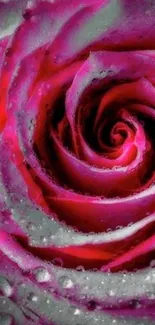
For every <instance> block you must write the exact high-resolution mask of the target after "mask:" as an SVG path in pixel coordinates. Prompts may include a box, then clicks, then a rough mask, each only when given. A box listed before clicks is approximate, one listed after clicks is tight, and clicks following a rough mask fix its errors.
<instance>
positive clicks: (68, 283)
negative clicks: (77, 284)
mask: <svg viewBox="0 0 155 325" xmlns="http://www.w3.org/2000/svg"><path fill="white" fill-rule="evenodd" d="M59 283H60V285H61V286H62V288H64V289H71V288H73V286H74V283H73V281H72V280H71V279H70V278H68V277H67V276H61V277H60V279H59Z"/></svg>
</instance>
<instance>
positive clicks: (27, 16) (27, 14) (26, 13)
mask: <svg viewBox="0 0 155 325" xmlns="http://www.w3.org/2000/svg"><path fill="white" fill-rule="evenodd" d="M31 15H32V13H31V10H30V9H26V10H24V11H23V13H22V16H23V18H24V19H25V20H28V19H30V18H31Z"/></svg>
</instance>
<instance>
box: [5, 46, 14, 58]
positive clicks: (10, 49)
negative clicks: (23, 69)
mask: <svg viewBox="0 0 155 325" xmlns="http://www.w3.org/2000/svg"><path fill="white" fill-rule="evenodd" d="M5 55H6V56H11V55H12V48H11V47H8V48H7V49H6V51H5Z"/></svg>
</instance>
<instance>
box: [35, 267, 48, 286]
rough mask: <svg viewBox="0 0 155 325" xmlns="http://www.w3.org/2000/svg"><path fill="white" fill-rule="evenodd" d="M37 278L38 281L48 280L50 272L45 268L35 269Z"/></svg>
mask: <svg viewBox="0 0 155 325" xmlns="http://www.w3.org/2000/svg"><path fill="white" fill-rule="evenodd" d="M33 273H34V275H35V278H36V280H37V281H38V282H40V283H42V282H48V281H49V280H50V274H49V272H48V270H46V269H45V268H36V269H35V270H34V271H33Z"/></svg>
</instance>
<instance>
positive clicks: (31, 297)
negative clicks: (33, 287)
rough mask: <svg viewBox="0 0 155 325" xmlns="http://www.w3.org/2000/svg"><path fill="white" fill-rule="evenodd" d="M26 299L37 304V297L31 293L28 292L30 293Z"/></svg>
mask: <svg viewBox="0 0 155 325" xmlns="http://www.w3.org/2000/svg"><path fill="white" fill-rule="evenodd" d="M27 299H28V300H29V301H33V302H37V301H38V297H37V296H36V295H35V294H34V293H33V292H30V293H29V294H28V297H27Z"/></svg>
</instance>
